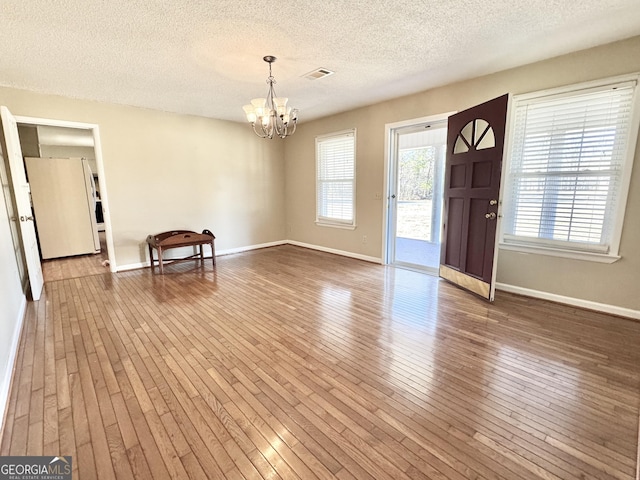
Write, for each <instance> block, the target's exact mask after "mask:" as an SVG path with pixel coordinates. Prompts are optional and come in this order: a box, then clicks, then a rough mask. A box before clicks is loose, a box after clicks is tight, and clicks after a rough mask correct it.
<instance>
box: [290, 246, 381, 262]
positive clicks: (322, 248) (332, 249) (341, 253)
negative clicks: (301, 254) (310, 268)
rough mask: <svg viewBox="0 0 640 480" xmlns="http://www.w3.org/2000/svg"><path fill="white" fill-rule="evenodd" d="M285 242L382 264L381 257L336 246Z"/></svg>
mask: <svg viewBox="0 0 640 480" xmlns="http://www.w3.org/2000/svg"><path fill="white" fill-rule="evenodd" d="M285 243H288V244H289V245H295V246H296V247H303V248H309V249H311V250H318V251H320V252H326V253H333V254H334V255H340V256H342V257H350V258H355V259H357V260H364V261H365V262H371V263H377V264H382V259H381V258H378V257H370V256H369V255H360V254H359V253H353V252H347V251H345V250H336V249H335V248H328V247H322V246H320V245H313V244H311V243H303V242H297V241H295V240H287V241H286V242H285Z"/></svg>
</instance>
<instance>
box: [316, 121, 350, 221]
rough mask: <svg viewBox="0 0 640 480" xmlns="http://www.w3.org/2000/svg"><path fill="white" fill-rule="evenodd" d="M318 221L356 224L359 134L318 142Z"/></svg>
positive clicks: (322, 138)
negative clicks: (357, 145)
mask: <svg viewBox="0 0 640 480" xmlns="http://www.w3.org/2000/svg"><path fill="white" fill-rule="evenodd" d="M316 180H317V189H316V194H317V202H316V205H317V221H318V222H320V223H338V224H345V225H353V224H354V191H355V188H354V187H355V185H354V184H355V133H354V132H349V133H342V134H336V135H331V136H326V137H319V138H317V139H316Z"/></svg>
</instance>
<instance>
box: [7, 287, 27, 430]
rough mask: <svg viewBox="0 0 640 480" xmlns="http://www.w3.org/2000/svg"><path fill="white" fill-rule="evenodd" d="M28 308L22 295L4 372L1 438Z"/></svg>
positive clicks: (25, 298)
mask: <svg viewBox="0 0 640 480" xmlns="http://www.w3.org/2000/svg"><path fill="white" fill-rule="evenodd" d="M26 310H27V297H26V296H24V295H23V296H22V304H21V305H20V308H19V309H18V316H17V318H16V326H15V328H14V329H13V337H12V339H11V348H10V349H9V361H8V362H7V370H6V371H5V372H4V378H3V379H2V383H1V386H0V438H2V437H1V435H2V433H4V422H5V420H6V419H7V409H8V407H9V393H10V391H11V380H12V379H13V373H14V371H15V369H16V360H17V358H18V347H19V346H20V334H21V333H22V325H23V324H24V316H25V312H26Z"/></svg>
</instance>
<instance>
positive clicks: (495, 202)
mask: <svg viewBox="0 0 640 480" xmlns="http://www.w3.org/2000/svg"><path fill="white" fill-rule="evenodd" d="M497 204H498V200H489V205H497Z"/></svg>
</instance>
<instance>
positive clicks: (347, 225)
mask: <svg viewBox="0 0 640 480" xmlns="http://www.w3.org/2000/svg"><path fill="white" fill-rule="evenodd" d="M343 135H344V136H347V135H349V136H353V218H352V220H351V221H350V222H341V221H340V220H337V219H335V220H332V219H328V218H319V217H318V141H320V140H323V139H326V138H335V137H340V136H343ZM315 156H316V174H315V175H316V179H315V181H316V189H315V190H316V197H315V208H316V220H315V224H316V225H317V226H319V227H330V228H340V229H343V230H355V229H356V183H357V182H356V161H357V141H356V129H355V128H352V129H349V130H340V131H338V132H333V133H327V134H324V135H318V136H317V137H316V139H315Z"/></svg>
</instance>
